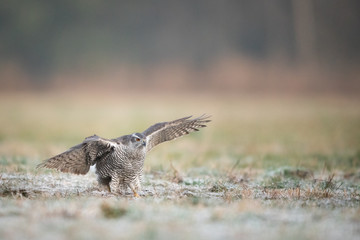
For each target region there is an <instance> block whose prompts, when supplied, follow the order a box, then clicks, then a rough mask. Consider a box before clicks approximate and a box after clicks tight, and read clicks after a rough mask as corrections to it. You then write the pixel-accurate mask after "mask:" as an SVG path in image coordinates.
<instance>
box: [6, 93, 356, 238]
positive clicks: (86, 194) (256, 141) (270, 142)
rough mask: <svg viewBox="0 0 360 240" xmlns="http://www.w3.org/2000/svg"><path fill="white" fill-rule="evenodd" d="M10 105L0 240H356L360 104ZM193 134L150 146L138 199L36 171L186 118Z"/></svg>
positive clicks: (174, 101)
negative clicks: (65, 154)
mask: <svg viewBox="0 0 360 240" xmlns="http://www.w3.org/2000/svg"><path fill="white" fill-rule="evenodd" d="M144 99H146V100H143V99H142V97H139V98H136V99H133V98H132V96H130V95H129V96H126V95H125V96H120V97H119V96H96V97H94V96H91V97H89V96H80V97H74V96H73V95H71V94H65V95H64V94H52V95H49V94H38V95H34V94H27V95H24V94H17V95H3V96H1V97H0V111H1V112H2V113H6V114H2V115H1V117H0V126H1V128H0V163H1V165H0V200H1V201H0V238H1V239H24V238H27V239H49V238H51V239H104V238H105V239H106V238H115V239H119V238H120V239H123V238H124V239H129V238H130V239H143V238H147V239H169V238H171V239H199V238H200V239H238V238H245V239H264V238H266V239H289V238H291V239H339V238H345V239H357V237H358V236H359V234H360V109H359V108H358V106H359V103H360V100H359V99H349V98H344V97H339V96H336V97H334V96H328V97H322V98H319V97H317V98H315V97H306V98H305V97H300V98H289V97H284V98H274V97H265V98H259V97H234V96H232V97H231V96H223V97H221V98H219V97H217V98H216V99H217V100H215V99H214V98H213V96H202V95H201V96H192V97H191V96H190V97H187V98H185V99H184V98H183V97H180V96H170V95H169V96H164V99H165V100H166V101H164V99H163V98H159V97H146V98H145V97H144ZM202 113H208V114H211V115H212V120H213V121H212V122H211V123H209V125H208V127H207V128H204V129H201V131H200V132H197V133H193V134H191V135H189V136H185V137H183V138H181V139H179V140H176V141H173V142H169V143H164V144H161V145H159V146H158V147H156V148H155V149H154V150H153V151H151V152H150V154H149V155H148V157H147V160H146V162H145V175H144V181H143V196H142V197H140V198H134V197H133V196H132V195H131V194H128V195H126V196H116V195H113V194H110V193H108V192H107V191H106V190H105V189H102V188H100V187H99V186H98V185H97V182H96V176H95V174H94V172H90V173H89V174H87V175H85V176H77V175H71V174H65V173H59V172H56V171H52V170H36V169H35V166H36V164H38V163H40V162H41V161H42V160H43V159H46V158H48V157H50V156H53V155H55V154H57V153H60V152H62V151H65V150H66V149H67V148H69V147H71V146H73V145H75V144H77V143H79V142H81V141H82V140H83V139H84V138H85V137H87V136H90V135H93V134H94V133H96V134H97V135H99V136H102V137H106V138H113V137H118V136H120V135H123V134H128V133H132V132H139V131H142V130H144V129H145V128H147V127H148V126H150V125H151V124H153V123H156V122H159V121H165V120H173V119H176V118H178V117H183V116H187V115H190V114H195V115H201V114H202Z"/></svg>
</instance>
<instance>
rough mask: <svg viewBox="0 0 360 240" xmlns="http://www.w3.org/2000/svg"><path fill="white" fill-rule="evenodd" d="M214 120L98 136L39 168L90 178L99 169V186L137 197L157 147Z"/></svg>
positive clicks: (186, 120)
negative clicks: (92, 169) (149, 158)
mask: <svg viewBox="0 0 360 240" xmlns="http://www.w3.org/2000/svg"><path fill="white" fill-rule="evenodd" d="M209 118H210V116H206V115H202V116H200V117H198V118H193V119H192V118H191V116H189V117H184V118H180V119H177V120H174V121H170V122H161V123H156V124H154V125H152V126H151V127H149V128H148V129H146V130H145V131H144V132H142V133H133V134H130V135H124V136H121V137H118V138H114V139H106V138H102V137H99V136H97V135H94V136H90V137H87V138H85V140H84V141H83V142H82V143H80V144H78V145H76V146H74V147H72V148H70V149H69V150H67V151H66V152H63V153H61V154H59V155H56V156H54V157H52V158H49V159H47V160H45V161H44V162H43V163H41V164H39V165H38V166H37V168H42V167H45V168H54V169H57V170H59V171H61V172H69V173H74V174H86V173H87V172H88V171H89V169H90V166H92V165H95V169H96V174H97V177H98V182H99V184H101V185H105V186H107V188H108V190H109V191H110V192H112V193H115V194H117V193H125V192H126V190H127V189H128V188H130V189H131V190H132V192H133V193H134V196H135V197H138V196H139V195H138V191H141V179H142V172H143V166H144V160H145V156H146V154H147V153H148V152H149V151H150V150H151V149H152V148H153V147H155V146H156V145H158V144H160V143H162V142H165V141H170V140H173V139H176V138H178V137H181V136H183V135H186V134H189V133H190V132H193V131H199V128H202V127H206V123H208V122H210V121H211V120H209Z"/></svg>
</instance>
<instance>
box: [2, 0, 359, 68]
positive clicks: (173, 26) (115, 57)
mask: <svg viewBox="0 0 360 240" xmlns="http://www.w3.org/2000/svg"><path fill="white" fill-rule="evenodd" d="M359 9H360V1H357V0H353V1H352V0H316V1H311V0H293V1H290V0H273V1H268V0H255V1H254V0H223V1H217V0H183V1H166V0H155V1H146V0H144V1H134V0H126V1H99V0H87V1H80V0H62V1H56V0H52V1H51V0H30V1H26V0H23V1H13V0H2V1H0V24H1V27H0V61H1V63H6V62H9V61H10V62H13V63H16V64H18V65H19V66H21V67H22V68H24V69H25V70H26V71H27V72H28V73H30V74H34V75H41V74H47V73H52V72H54V71H55V72H56V71H62V70H66V69H69V68H70V69H71V68H74V67H75V68H85V69H86V68H91V67H94V66H101V65H106V64H110V63H113V62H126V63H134V64H153V63H159V62H160V63H161V62H167V61H176V62H185V61H186V62H190V63H192V64H194V66H199V67H201V66H202V65H204V64H207V63H208V62H209V61H212V60H214V59H216V58H218V57H223V56H226V55H242V56H244V55H245V56H248V57H251V58H253V59H259V60H261V61H271V60H273V59H283V60H285V61H287V62H290V63H294V64H297V63H304V62H313V61H315V62H318V63H320V64H325V65H330V66H339V65H347V64H352V63H354V62H358V61H359V59H360V49H359V45H360V44H359V42H360V34H359V29H360V14H359Z"/></svg>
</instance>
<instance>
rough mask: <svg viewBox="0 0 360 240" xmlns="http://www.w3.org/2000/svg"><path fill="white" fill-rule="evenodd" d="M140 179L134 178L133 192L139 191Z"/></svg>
mask: <svg viewBox="0 0 360 240" xmlns="http://www.w3.org/2000/svg"><path fill="white" fill-rule="evenodd" d="M140 179H141V176H137V177H136V178H135V190H136V191H141V181H140Z"/></svg>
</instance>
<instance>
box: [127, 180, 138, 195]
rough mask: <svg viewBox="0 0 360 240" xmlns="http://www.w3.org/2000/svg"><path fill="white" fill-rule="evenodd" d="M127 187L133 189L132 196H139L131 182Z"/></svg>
mask: <svg viewBox="0 0 360 240" xmlns="http://www.w3.org/2000/svg"><path fill="white" fill-rule="evenodd" d="M129 187H130V189H131V190H132V191H133V193H134V197H140V196H139V194H138V193H137V192H136V190H135V187H134V185H133V184H132V183H130V184H129Z"/></svg>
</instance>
